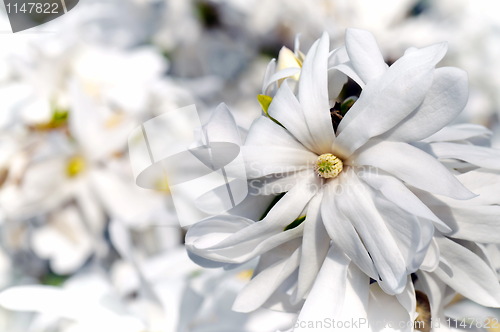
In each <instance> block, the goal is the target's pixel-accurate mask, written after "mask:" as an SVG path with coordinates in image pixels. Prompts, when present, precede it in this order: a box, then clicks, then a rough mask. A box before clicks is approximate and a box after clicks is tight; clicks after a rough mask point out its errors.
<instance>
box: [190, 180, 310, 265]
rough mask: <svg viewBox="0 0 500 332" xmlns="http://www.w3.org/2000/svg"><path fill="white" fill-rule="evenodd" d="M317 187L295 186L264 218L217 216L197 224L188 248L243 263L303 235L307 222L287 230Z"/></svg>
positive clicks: (192, 230) (207, 255)
mask: <svg viewBox="0 0 500 332" xmlns="http://www.w3.org/2000/svg"><path fill="white" fill-rule="evenodd" d="M316 191H317V188H315V186H312V187H311V186H310V182H308V181H303V182H302V183H301V184H300V185H297V186H295V187H294V188H293V189H292V190H290V191H289V192H288V193H287V194H286V195H285V196H283V197H282V198H281V199H280V200H279V201H278V203H276V205H275V206H274V207H273V208H272V209H271V210H270V211H269V212H268V214H267V215H266V217H265V218H264V219H262V220H261V221H258V222H254V221H252V220H249V219H246V218H242V217H238V216H217V217H211V218H208V219H206V220H203V221H201V222H199V223H197V224H195V225H193V226H192V227H191V228H190V229H189V230H188V233H187V235H186V247H187V248H188V250H189V251H191V252H192V253H194V254H195V255H198V256H200V257H203V258H207V259H210V260H214V261H218V262H225V263H242V262H245V261H247V260H249V259H251V258H253V257H256V256H258V255H260V254H262V253H263V252H266V251H268V250H270V249H272V248H275V247H277V246H279V245H281V244H283V243H285V242H287V241H290V240H292V239H295V238H297V237H299V236H300V235H302V231H303V227H304V224H303V223H302V224H301V225H299V226H298V227H296V228H293V229H289V230H287V231H284V229H285V228H286V226H287V225H289V224H290V223H292V222H293V221H294V220H295V219H296V218H297V217H299V216H300V214H301V213H302V211H303V210H304V208H305V206H306V205H307V203H308V202H309V200H310V199H311V198H312V197H313V195H314V194H315V193H316Z"/></svg>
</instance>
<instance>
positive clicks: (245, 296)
mask: <svg viewBox="0 0 500 332" xmlns="http://www.w3.org/2000/svg"><path fill="white" fill-rule="evenodd" d="M299 261H300V250H299V249H296V250H295V251H294V252H293V254H291V255H290V257H287V258H286V259H283V260H281V261H279V262H277V263H275V264H273V265H272V266H269V267H268V268H266V269H265V270H264V271H262V272H260V273H259V274H257V276H255V277H254V278H253V279H252V280H251V281H250V282H249V283H248V284H247V285H246V286H245V288H243V289H242V290H241V291H240V292H239V293H238V296H237V297H236V300H235V302H234V304H233V310H234V311H237V312H251V311H254V310H256V309H258V308H259V307H261V306H262V305H263V304H264V303H265V302H266V301H267V300H268V299H269V297H271V295H272V294H273V293H274V292H275V291H276V290H277V289H278V287H279V286H280V285H281V284H282V283H283V282H284V281H285V280H286V279H287V278H288V277H289V276H290V275H291V274H292V273H293V272H294V271H295V270H296V269H297V267H298V266H299Z"/></svg>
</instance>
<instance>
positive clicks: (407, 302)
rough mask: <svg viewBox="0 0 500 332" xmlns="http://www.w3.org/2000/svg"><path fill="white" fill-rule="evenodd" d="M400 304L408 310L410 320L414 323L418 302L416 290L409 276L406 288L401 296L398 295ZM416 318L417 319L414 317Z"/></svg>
mask: <svg viewBox="0 0 500 332" xmlns="http://www.w3.org/2000/svg"><path fill="white" fill-rule="evenodd" d="M396 297H397V299H398V301H399V303H401V305H402V306H403V308H405V309H406V312H408V315H409V317H408V318H409V320H410V321H414V320H415V318H417V317H416V314H415V310H416V308H417V300H416V298H415V288H414V286H413V281H412V280H411V276H408V279H407V281H406V288H405V289H404V291H403V292H402V293H401V294H397V295H396ZM414 316H415V317H414Z"/></svg>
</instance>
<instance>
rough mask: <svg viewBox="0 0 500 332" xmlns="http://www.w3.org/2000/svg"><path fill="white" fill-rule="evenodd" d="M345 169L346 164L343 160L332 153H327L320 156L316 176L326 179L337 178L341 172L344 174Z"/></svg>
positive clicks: (315, 169) (315, 167) (315, 168)
mask: <svg viewBox="0 0 500 332" xmlns="http://www.w3.org/2000/svg"><path fill="white" fill-rule="evenodd" d="M343 168H344V163H343V162H342V160H340V159H339V158H337V156H334V155H333V154H331V153H325V154H322V155H321V156H319V157H318V159H317V160H316V164H315V165H314V171H315V172H316V174H318V175H319V176H321V177H322V178H325V179H330V178H334V177H337V176H338V175H339V174H340V172H342V169H343Z"/></svg>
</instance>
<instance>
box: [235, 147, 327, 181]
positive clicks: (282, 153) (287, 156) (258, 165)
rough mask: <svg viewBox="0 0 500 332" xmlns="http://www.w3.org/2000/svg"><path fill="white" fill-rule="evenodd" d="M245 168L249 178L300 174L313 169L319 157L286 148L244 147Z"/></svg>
mask: <svg viewBox="0 0 500 332" xmlns="http://www.w3.org/2000/svg"><path fill="white" fill-rule="evenodd" d="M242 153H243V157H244V159H245V168H246V171H247V175H248V177H249V178H259V177H262V176H266V175H270V174H282V173H292V172H299V171H302V170H305V169H311V173H313V171H312V168H313V165H314V163H315V162H316V159H318V156H317V155H316V154H314V153H312V152H310V151H308V150H305V149H301V150H298V149H293V148H286V147H276V146H269V147H261V146H243V147H242Z"/></svg>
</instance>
